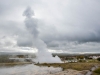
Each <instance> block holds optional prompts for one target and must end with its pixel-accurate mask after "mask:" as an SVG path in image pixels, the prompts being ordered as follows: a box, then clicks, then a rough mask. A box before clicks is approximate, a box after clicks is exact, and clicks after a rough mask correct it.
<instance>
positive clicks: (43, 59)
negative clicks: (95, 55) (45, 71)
mask: <svg viewBox="0 0 100 75" xmlns="http://www.w3.org/2000/svg"><path fill="white" fill-rule="evenodd" d="M23 15H24V16H26V19H25V25H26V28H27V30H28V31H29V32H30V34H31V35H32V37H33V46H34V47H36V48H37V49H38V53H37V59H36V60H35V62H40V63H60V62H61V60H60V58H59V57H58V56H56V57H52V54H51V53H50V52H48V50H47V45H46V44H45V43H44V41H42V40H41V39H40V38H39V37H38V35H39V32H38V27H37V20H36V19H35V18H32V16H34V12H33V11H32V10H31V8H30V7H28V8H27V9H26V10H25V11H24V13H23Z"/></svg>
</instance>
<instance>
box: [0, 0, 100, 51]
mask: <svg viewBox="0 0 100 75" xmlns="http://www.w3.org/2000/svg"><path fill="white" fill-rule="evenodd" d="M29 6H30V7H31V9H32V10H33V11H34V16H33V18H35V19H36V22H37V28H38V37H39V38H40V39H41V40H42V41H43V42H44V43H45V44H46V45H47V49H48V50H49V51H50V52H66V53H68V52H100V29H99V28H100V21H99V20H100V15H99V14H100V8H99V7H100V0H0V51H1V52H6V51H7V52H10V51H14V52H19V51H22V52H25V51H26V52H36V51H37V49H36V48H35V47H34V45H33V42H34V41H33V37H32V36H33V35H32V34H30V32H29V31H28V30H27V28H26V26H25V16H23V12H24V11H25V9H26V8H27V7H29ZM33 30H34V27H33Z"/></svg>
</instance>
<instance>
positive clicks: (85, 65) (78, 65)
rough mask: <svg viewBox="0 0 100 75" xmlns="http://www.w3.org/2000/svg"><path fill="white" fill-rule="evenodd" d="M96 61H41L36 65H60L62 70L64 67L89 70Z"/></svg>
mask: <svg viewBox="0 0 100 75" xmlns="http://www.w3.org/2000/svg"><path fill="white" fill-rule="evenodd" d="M97 64H98V63H52V64H49V63H43V64H36V65H38V66H48V67H50V66H53V67H61V68H62V69H63V70H66V69H74V70H79V71H82V70H90V69H91V68H92V67H93V66H94V65H97Z"/></svg>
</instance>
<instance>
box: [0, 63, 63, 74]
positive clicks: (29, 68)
mask: <svg viewBox="0 0 100 75" xmlns="http://www.w3.org/2000/svg"><path fill="white" fill-rule="evenodd" d="M61 70H62V69H61V68H54V67H39V66H36V65H33V64H30V65H20V66H14V67H0V75H47V74H53V73H57V72H60V71H61Z"/></svg>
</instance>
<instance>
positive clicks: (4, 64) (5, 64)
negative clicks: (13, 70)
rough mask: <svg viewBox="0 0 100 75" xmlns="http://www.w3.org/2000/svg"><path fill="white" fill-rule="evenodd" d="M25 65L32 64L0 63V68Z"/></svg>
mask: <svg viewBox="0 0 100 75" xmlns="http://www.w3.org/2000/svg"><path fill="white" fill-rule="evenodd" d="M25 64H32V63H31V62H13V63H0V67H4V66H6V67H7V66H8V67H9V66H16V65H25Z"/></svg>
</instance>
